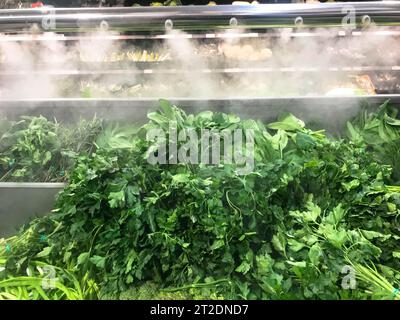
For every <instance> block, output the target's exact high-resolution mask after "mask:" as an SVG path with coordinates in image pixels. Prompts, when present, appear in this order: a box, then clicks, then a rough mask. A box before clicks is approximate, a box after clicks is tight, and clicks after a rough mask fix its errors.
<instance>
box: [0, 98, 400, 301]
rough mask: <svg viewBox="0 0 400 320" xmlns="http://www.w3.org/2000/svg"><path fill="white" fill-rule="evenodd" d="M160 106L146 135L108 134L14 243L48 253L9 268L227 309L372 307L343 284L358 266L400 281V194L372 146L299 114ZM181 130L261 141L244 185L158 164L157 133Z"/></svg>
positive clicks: (16, 257)
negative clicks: (255, 304)
mask: <svg viewBox="0 0 400 320" xmlns="http://www.w3.org/2000/svg"><path fill="white" fill-rule="evenodd" d="M161 108H162V111H160V112H155V113H151V114H149V119H150V120H149V122H148V123H147V124H146V125H144V126H143V127H142V129H141V130H140V131H137V130H132V129H130V128H115V127H114V128H111V129H108V130H105V131H104V133H103V134H102V135H100V136H99V138H98V140H97V142H96V145H97V146H98V149H97V150H96V153H92V154H88V155H81V156H79V157H78V158H77V161H76V164H75V168H74V170H73V171H72V172H71V175H70V183H69V185H68V186H67V187H66V188H65V190H64V191H63V192H62V193H61V194H60V195H59V197H58V200H57V205H56V209H55V210H54V212H53V213H52V214H51V215H50V216H49V217H46V218H43V219H39V220H36V221H34V222H33V223H32V224H31V225H30V226H29V228H28V231H22V233H21V234H20V235H19V236H18V237H17V238H21V237H22V238H23V237H25V236H26V233H27V232H30V234H29V235H30V237H31V238H32V239H36V238H37V237H38V236H39V235H40V233H45V234H48V235H49V236H48V240H47V242H46V243H38V242H37V241H34V240H32V241H25V242H24V244H23V245H16V246H15V248H14V250H13V251H12V252H9V253H8V254H7V263H6V268H7V270H10V272H11V271H12V272H14V273H18V272H19V270H22V269H23V267H24V266H25V265H26V264H28V263H29V261H31V260H35V259H38V257H40V258H42V259H45V261H47V263H50V264H52V265H55V266H64V265H67V266H69V268H71V269H73V270H77V271H78V272H80V273H81V276H83V275H85V274H88V276H89V277H92V278H94V279H96V281H97V282H98V283H99V285H100V287H101V289H100V291H101V295H104V296H107V295H109V294H110V293H115V292H124V291H125V292H126V290H130V288H132V287H135V288H138V287H140V286H141V285H143V284H144V283H146V282H148V281H151V282H152V283H154V284H155V285H156V286H157V287H158V288H163V290H166V292H179V291H182V290H186V289H188V288H196V289H197V290H199V291H200V294H203V295H205V296H210V295H211V294H212V295H214V296H216V297H220V296H222V297H224V298H227V299H230V298H239V299H349V298H353V299H363V298H370V297H371V296H370V295H368V293H366V292H365V290H362V291H360V290H357V289H348V288H344V287H343V286H342V285H341V284H342V279H343V277H344V275H343V274H342V271H343V267H345V266H346V265H348V264H349V262H348V261H349V259H350V261H352V263H353V264H354V265H365V264H369V263H370V262H373V263H377V264H379V265H383V266H385V267H386V268H390V269H394V270H399V268H400V259H399V253H398V243H399V239H400V225H399V223H398V220H397V217H398V215H399V209H398V208H399V205H400V199H399V193H398V192H397V191H396V188H393V187H391V188H388V187H387V186H386V184H385V183H386V182H387V181H389V180H390V178H391V173H392V169H391V167H390V165H382V164H381V163H378V162H375V161H371V151H370V150H369V149H368V148H367V147H366V146H365V145H364V144H362V143H354V141H347V140H337V139H333V138H331V137H328V136H326V135H325V133H324V132H323V131H312V130H310V129H307V128H306V127H305V124H304V122H302V121H301V120H299V119H297V118H296V117H294V116H293V115H290V114H283V115H282V116H281V117H280V118H279V119H278V121H277V122H274V123H270V124H267V125H265V124H263V123H261V122H260V121H254V120H241V119H239V118H238V117H237V116H234V115H227V114H223V113H219V112H215V113H213V112H202V113H199V114H197V115H187V114H185V113H184V112H183V111H182V110H181V109H179V108H177V107H175V106H172V105H170V104H169V103H167V102H166V101H162V102H161ZM171 123H174V124H176V126H177V128H178V129H180V130H189V128H190V129H194V130H196V132H198V133H199V132H201V130H203V129H210V130H211V129H214V130H223V129H227V128H229V129H231V130H235V129H242V130H243V129H252V130H253V132H254V141H255V145H254V158H255V165H254V169H253V171H252V172H250V173H249V174H247V175H240V174H238V170H237V169H238V166H237V165H235V164H224V163H223V161H222V159H221V164H220V165H216V166H210V165H191V164H175V165H172V164H170V165H154V164H150V163H149V161H148V155H149V152H150V151H151V152H155V151H157V149H156V145H155V144H154V142H153V141H147V140H146V139H145V134H146V132H147V130H148V129H152V128H153V129H154V128H160V129H166V128H168V127H169V126H170V124H171ZM167 139H169V137H167ZM182 143H183V142H182ZM158 151H160V150H158ZM160 152H161V151H160ZM222 156H223V155H222V154H221V157H222ZM167 158H168V157H167ZM18 261H22V263H20V264H18ZM385 276H387V279H388V281H394V280H395V279H394V277H393V276H392V275H390V274H389V273H388V274H385Z"/></svg>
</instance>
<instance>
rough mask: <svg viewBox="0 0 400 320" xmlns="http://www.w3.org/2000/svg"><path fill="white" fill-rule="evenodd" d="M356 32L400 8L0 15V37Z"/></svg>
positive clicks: (399, 13) (399, 18) (392, 20)
mask: <svg viewBox="0 0 400 320" xmlns="http://www.w3.org/2000/svg"><path fill="white" fill-rule="evenodd" d="M352 18H354V19H355V20H354V22H355V24H356V25H357V26H358V27H363V26H368V25H370V24H371V23H373V24H375V25H383V26H392V25H400V3H399V2H397V1H383V2H349V3H323V4H262V5H261V4H260V5H240V6H236V5H226V6H225V5H221V6H179V7H134V8H75V9H65V8H64V9H59V8H57V9H56V8H54V9H53V8H44V9H13V10H1V12H0V32H17V31H23V30H26V29H29V28H31V27H32V26H33V25H37V26H38V27H39V28H42V29H44V30H47V31H60V32H76V31H88V30H98V29H101V30H118V31H146V32H150V31H158V32H159V31H165V30H169V29H179V30H207V29H208V30H210V29H212V30H216V29H230V28H239V29H265V28H269V27H302V26H307V27H321V26H337V27H343V22H344V21H345V22H346V23H347V22H350V23H351V22H352Z"/></svg>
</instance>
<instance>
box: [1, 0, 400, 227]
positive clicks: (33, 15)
mask: <svg viewBox="0 0 400 320" xmlns="http://www.w3.org/2000/svg"><path fill="white" fill-rule="evenodd" d="M351 10H354V16H353V17H352V18H353V20H349V19H350V18H348V19H346V17H348V14H351V13H352V11H351ZM399 24H400V5H399V4H398V3H396V2H379V3H378V2H376V3H375V2H368V3H328V4H287V5H286V4H279V5H278V4H276V5H240V6H230V5H224V6H183V7H153V8H78V9H54V8H39V9H20V10H1V12H0V32H1V33H2V36H1V37H0V81H1V83H2V86H1V90H0V113H1V116H3V117H7V118H10V119H16V118H18V117H19V116H21V115H43V116H45V117H47V118H56V119H62V121H66V122H74V121H77V120H79V118H82V117H86V118H90V117H93V116H94V115H97V116H99V117H101V118H104V119H108V120H110V121H111V120H124V121H126V120H129V121H133V122H141V121H144V120H145V118H146V115H147V113H148V112H149V110H152V109H154V108H156V107H157V100H158V99H159V98H166V99H169V100H171V101H172V102H173V103H175V104H177V105H179V106H181V107H183V108H184V109H186V110H189V111H193V112H196V111H199V110H219V111H224V112H233V113H235V114H238V115H239V116H242V117H252V118H258V119H261V120H271V119H273V118H274V117H276V116H277V114H279V113H280V112H282V111H290V112H292V113H294V114H295V115H298V116H300V117H301V118H302V119H305V120H307V121H310V122H316V123H319V124H321V125H322V126H324V127H325V128H327V129H328V130H333V131H335V130H338V129H339V128H340V127H341V126H343V124H344V122H345V121H346V120H347V119H348V118H349V117H351V116H352V115H354V114H355V113H356V112H357V111H358V109H357V108H354V106H355V105H356V106H361V105H363V104H371V105H379V104H380V103H383V102H384V101H386V100H387V99H390V101H391V102H392V103H393V104H398V103H399V102H400V100H399V95H398V94H399V90H400V89H399V87H398V77H399V72H400V60H399V57H398V55H397V52H398V49H400V48H398V44H397V43H396V41H397V40H398V37H399V35H400V29H399V28H398V27H397V25H399ZM15 50H17V52H18V53H17V54H16V51H15ZM338 105H340V111H338V109H337V106H338ZM338 112H339V115H338ZM332 117H334V118H335V121H333V122H332V121H331V118H332ZM29 186H30V185H28V186H27V187H24V189H23V194H21V195H20V197H21V198H25V197H26V192H29ZM32 186H33V185H32ZM51 186H52V185H51V184H47V185H46V186H45V189H43V190H47V191H48V190H50V189H51V188H52V187H51ZM0 188H1V190H2V191H1V192H2V195H4V196H5V197H6V198H9V197H8V193H9V192H10V193H12V194H14V196H15V190H20V189H18V188H17V189H13V188H12V189H9V186H8V185H7V184H6V185H3V184H2V183H1V182H0ZM49 188H50V189H49ZM59 188H60V186H59V185H58V184H55V185H54V190H59ZM47 191H46V194H47ZM32 192H37V187H36V186H34V187H33V188H32ZM6 193H7V195H6ZM53 195H54V191H51V192H50V193H49V196H50V197H51V198H52V197H53ZM27 197H28V198H32V196H29V195H28V196H27ZM36 202H37V206H38V209H37V210H33V211H35V212H36V211H38V212H39V211H42V212H47V211H49V210H50V209H51V206H52V201H49V200H48V199H47V198H46V197H45V196H43V197H40V198H36ZM40 203H42V205H40ZM1 210H2V211H1V212H0V216H2V217H6V216H8V217H14V216H16V215H21V217H24V218H25V217H26V215H27V211H29V210H30V208H26V207H25V203H21V207H20V206H19V205H18V202H15V201H12V202H10V203H9V205H7V206H4V205H3V206H2V208H1ZM30 211H32V210H30ZM2 219H3V218H2ZM13 220H14V219H13ZM15 221H18V223H20V222H21V219H19V220H18V219H16V220H15ZM15 227H17V226H15ZM1 229H3V228H1ZM7 229H8V231H9V228H7ZM0 231H1V232H4V231H5V230H0Z"/></svg>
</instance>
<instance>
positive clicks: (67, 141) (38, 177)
mask: <svg viewBox="0 0 400 320" xmlns="http://www.w3.org/2000/svg"><path fill="white" fill-rule="evenodd" d="M101 127H102V125H101V121H99V120H98V119H96V118H94V119H93V120H91V121H87V120H81V121H80V122H79V123H78V124H76V125H75V124H74V125H68V124H64V125H60V124H59V123H57V122H56V121H54V122H52V121H49V120H48V119H46V118H44V117H42V116H39V117H21V120H20V121H17V122H13V121H6V120H3V121H1V122H0V181H15V182H18V181H27V182H56V181H65V180H66V179H67V173H68V172H69V170H70V169H71V168H72V166H73V164H74V161H75V158H76V156H77V155H78V154H80V153H91V152H92V151H93V150H94V145H93V141H94V139H95V137H96V136H97V134H98V133H99V132H100V130H101Z"/></svg>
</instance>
